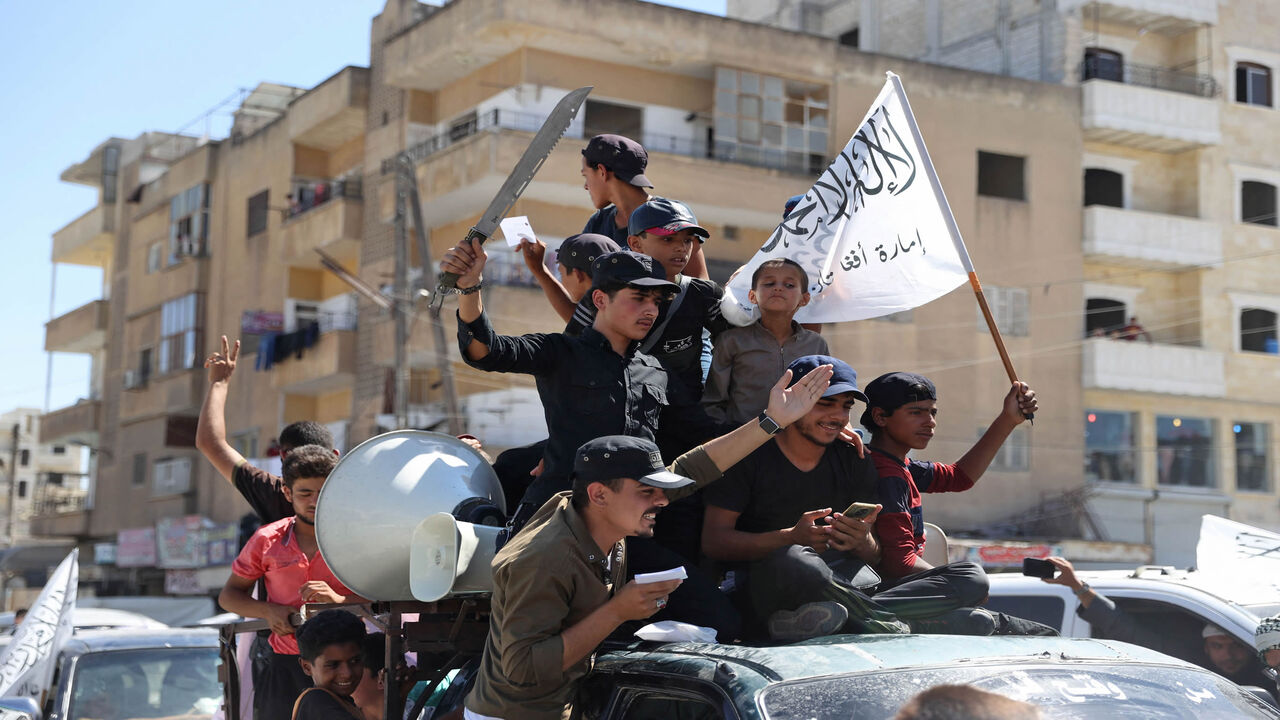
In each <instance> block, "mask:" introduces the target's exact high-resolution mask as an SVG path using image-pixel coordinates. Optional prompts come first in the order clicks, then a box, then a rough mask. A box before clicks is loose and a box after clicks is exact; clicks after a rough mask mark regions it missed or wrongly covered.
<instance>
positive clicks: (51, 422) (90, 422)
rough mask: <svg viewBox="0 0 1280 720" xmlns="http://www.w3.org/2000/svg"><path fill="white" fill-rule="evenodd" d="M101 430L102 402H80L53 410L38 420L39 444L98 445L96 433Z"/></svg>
mask: <svg viewBox="0 0 1280 720" xmlns="http://www.w3.org/2000/svg"><path fill="white" fill-rule="evenodd" d="M101 429H102V402H101V401H100V400H81V401H80V402H78V403H76V404H75V405H72V406H70V407H65V408H62V409H60V410H54V411H53V412H51V413H47V414H45V415H43V416H41V418H40V443H41V444H42V445H44V444H53V443H66V442H70V441H73V440H74V441H78V442H81V443H84V444H86V445H90V446H94V445H97V444H98V431H99V430H101Z"/></svg>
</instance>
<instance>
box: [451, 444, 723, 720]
mask: <svg viewBox="0 0 1280 720" xmlns="http://www.w3.org/2000/svg"><path fill="white" fill-rule="evenodd" d="M669 469H670V470H671V471H672V472H675V473H679V474H681V475H684V476H686V477H689V478H692V479H693V480H694V482H695V485H690V486H688V487H686V488H681V489H679V490H674V491H669V492H668V493H667V496H668V498H670V499H672V500H675V499H677V498H680V497H683V496H685V495H688V494H690V493H692V492H693V491H694V490H696V489H697V488H699V487H702V486H704V485H706V484H708V483H710V482H712V481H714V480H716V479H717V478H719V477H720V469H719V468H717V467H716V466H715V463H713V462H711V458H709V457H707V454H706V453H705V452H704V451H703V450H702V448H701V447H697V448H694V449H693V450H690V451H689V452H687V453H685V454H684V455H681V456H680V457H679V458H677V459H676V461H675V462H674V463H672V464H671V467H670V468H669ZM626 577H627V548H626V541H625V540H623V541H622V542H619V543H618V544H616V545H614V546H613V547H612V548H609V550H608V551H607V552H606V551H604V550H602V549H601V548H599V547H597V546H596V543H595V540H593V539H592V537H591V533H589V532H588V531H587V526H586V523H585V522H584V521H583V519H582V516H581V515H580V514H578V511H577V509H576V508H574V507H573V503H572V502H571V501H570V493H569V492H562V493H559V494H558V495H554V496H552V498H551V499H550V500H548V501H547V502H546V504H544V505H543V506H542V507H541V508H540V509H539V510H538V512H537V513H535V514H534V515H533V517H532V518H530V519H529V522H528V524H526V525H525V527H524V529H523V530H521V531H520V533H519V534H517V535H516V536H515V537H514V538H512V540H511V542H509V543H507V544H506V546H504V547H503V548H502V550H500V551H499V552H498V554H497V556H496V557H495V558H494V559H493V598H492V601H491V608H492V615H491V616H490V619H489V638H488V640H486V641H485V647H484V657H483V658H482V659H481V661H480V671H479V673H478V674H477V676H476V684H475V687H474V688H472V690H471V693H470V694H469V695H468V696H467V700H466V706H467V708H468V709H470V710H471V712H474V713H478V714H480V715H488V716H490V717H495V718H504V719H507V720H516V719H517V718H519V719H521V720H523V718H530V719H531V720H537V719H539V718H552V719H554V718H560V717H568V712H569V707H570V704H571V703H572V702H573V693H574V690H575V689H576V687H577V682H578V680H580V679H581V678H582V676H584V675H586V674H587V672H588V671H590V669H591V662H592V658H591V657H586V658H583V659H582V660H581V661H579V662H578V663H576V664H575V665H573V666H572V667H570V668H569V669H568V670H562V669H561V667H562V666H563V664H564V642H563V640H562V639H561V637H560V633H562V632H564V630H565V629H567V628H568V627H570V626H572V625H574V624H576V623H578V622H579V621H581V620H582V619H583V618H585V617H586V616H587V615H589V614H590V613H591V612H592V611H594V610H595V609H596V608H598V607H600V606H601V605H604V604H605V603H606V602H608V600H609V598H610V597H611V596H612V595H613V590H614V588H615V587H621V585H622V584H623V583H625V581H626Z"/></svg>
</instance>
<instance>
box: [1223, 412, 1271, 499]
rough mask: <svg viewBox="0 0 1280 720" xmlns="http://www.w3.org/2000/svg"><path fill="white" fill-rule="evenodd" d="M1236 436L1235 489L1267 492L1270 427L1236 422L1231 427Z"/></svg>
mask: <svg viewBox="0 0 1280 720" xmlns="http://www.w3.org/2000/svg"><path fill="white" fill-rule="evenodd" d="M1231 431H1232V432H1233V433H1234V434H1235V436H1236V489H1237V490H1258V491H1262V492H1266V491H1269V490H1270V489H1271V488H1270V484H1271V483H1270V482H1268V479H1269V478H1270V477H1271V468H1270V463H1269V462H1268V457H1267V447H1268V446H1269V444H1270V443H1269V442H1268V440H1269V439H1270V435H1271V433H1270V427H1269V426H1268V425H1267V424H1266V423H1254V422H1237V423H1235V424H1234V425H1232V426H1231Z"/></svg>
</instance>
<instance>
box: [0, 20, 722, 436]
mask: <svg viewBox="0 0 1280 720" xmlns="http://www.w3.org/2000/svg"><path fill="white" fill-rule="evenodd" d="M383 4H384V0H309V1H308V2H306V3H302V2H297V1H296V0H293V1H286V0H265V1H264V0H220V2H216V3H196V2H185V1H182V0H179V1H177V2H175V1H174V0H115V1H114V2H102V1H101V0H64V1H63V2H30V1H29V0H0V67H3V68H9V70H8V71H7V72H5V74H4V80H3V81H2V82H0V108H3V112H0V334H2V336H3V337H5V338H6V342H5V347H4V348H3V349H0V412H3V411H6V410H8V409H11V408H15V407H34V408H37V409H46V410H56V409H58V408H61V407H66V406H68V405H72V404H74V403H75V402H76V400H77V399H78V398H81V397H87V395H88V392H89V360H88V356H87V355H77V354H68V353H54V354H53V358H52V366H51V367H52V373H51V374H47V373H46V369H47V367H48V366H49V356H48V354H47V353H45V352H44V324H45V323H46V322H48V320H49V319H50V318H51V317H56V316H58V315H61V314H62V313H65V312H67V311H69V310H73V309H75V308H77V307H79V306H81V305H83V304H85V303H87V302H89V301H91V300H96V299H99V298H101V297H103V279H102V272H101V271H99V270H95V269H91V268H81V267H76V266H70V265H59V266H58V267H57V270H56V279H55V274H54V273H55V271H54V265H53V263H52V262H50V260H49V256H50V251H51V247H52V243H53V239H52V236H53V232H54V231H55V230H58V229H59V228H61V227H63V226H64V225H66V224H67V223H69V222H71V221H72V220H74V219H75V218H77V217H79V216H80V215H81V214H83V213H84V212H86V211H88V210H89V209H91V208H92V207H93V206H94V204H95V203H96V202H97V191H96V190H95V189H94V188H91V187H87V186H81V185H72V184H69V183H64V182H61V181H60V180H59V179H58V176H59V175H60V174H61V173H62V171H63V170H64V169H66V168H67V167H69V166H70V165H72V164H74V163H77V162H80V161H81V160H84V159H85V158H86V157H87V156H88V154H89V152H90V151H91V150H92V149H93V148H94V147H96V146H97V145H98V144H99V143H101V142H102V141H103V140H106V139H107V138H109V137H111V136H117V137H123V138H132V137H136V136H137V135H139V134H140V133H142V132H145V131H148V130H160V131H170V132H172V131H176V130H182V129H184V128H186V129H187V131H188V132H194V133H196V134H199V133H200V132H202V131H203V129H204V125H203V124H202V123H197V124H196V125H191V123H192V121H195V120H197V119H198V118H200V117H202V116H204V115H205V114H206V112H207V111H208V110H210V109H211V108H213V107H215V106H217V105H218V104H219V103H220V102H222V101H223V100H225V99H226V98H228V97H229V96H232V95H233V94H234V93H236V92H237V91H238V90H240V89H242V88H252V87H253V86H255V85H257V84H258V83H259V82H263V81H268V82H276V83H283V84H286V85H294V86H297V87H304V88H310V87H314V86H315V85H316V84H318V83H320V82H321V81H323V80H324V79H325V78H327V77H329V76H330V75H332V74H333V73H335V72H337V71H338V70H340V69H342V68H343V67H345V66H347V65H367V64H368V62H369V21H370V19H371V18H372V17H373V16H374V15H376V14H377V13H378V12H379V11H381V9H382V6H383ZM662 4H664V5H674V6H677V7H684V8H688V9H691V10H698V11H701V12H710V13H715V14H720V15H723V14H724V11H725V0H669V1H665V2H662ZM477 40H482V39H481V38H477ZM228 110H229V109H228ZM222 121H223V124H225V122H226V118H225V117H224V118H222ZM51 288H52V290H53V292H52V294H51ZM51 298H52V313H51V312H50V305H51ZM47 378H48V379H49V380H48V383H47V389H48V393H47V396H48V404H47V405H46V381H47Z"/></svg>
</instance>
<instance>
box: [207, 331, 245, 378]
mask: <svg viewBox="0 0 1280 720" xmlns="http://www.w3.org/2000/svg"><path fill="white" fill-rule="evenodd" d="M239 357H240V341H239V340H237V341H236V344H235V346H234V347H228V343H227V336H226V335H223V336H222V352H220V353H219V352H216V353H213V354H212V355H210V356H209V357H208V358H207V359H206V360H205V361H204V366H205V367H206V368H208V370H209V382H211V383H215V382H221V381H223V380H230V379H231V374H232V373H234V372H235V371H236V359H237V358H239Z"/></svg>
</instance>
